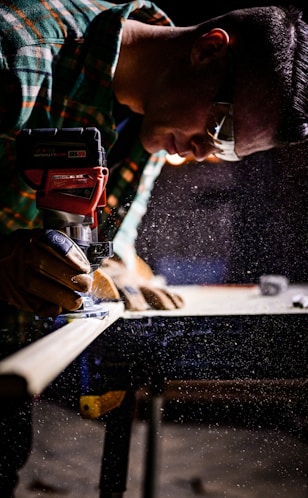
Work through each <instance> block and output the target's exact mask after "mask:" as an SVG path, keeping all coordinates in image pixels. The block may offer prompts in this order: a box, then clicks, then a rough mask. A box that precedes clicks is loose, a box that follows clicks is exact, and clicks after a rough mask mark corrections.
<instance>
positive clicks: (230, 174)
mask: <svg viewBox="0 0 308 498" xmlns="http://www.w3.org/2000/svg"><path fill="white" fill-rule="evenodd" d="M292 3H293V5H295V6H297V7H300V8H302V9H303V7H304V2H300V1H294V2H292ZM156 4H157V5H159V6H160V7H161V8H163V9H164V10H165V12H166V13H167V14H169V16H170V17H171V18H172V20H173V21H174V22H175V24H178V25H188V24H193V23H195V22H196V23H197V22H200V21H201V20H204V19H207V18H211V17H215V16H216V15H220V14H222V13H224V12H227V11H229V10H233V9H235V8H241V7H250V6H260V5H271V4H277V5H288V4H289V2H283V1H282V2H260V1H259V2H249V1H242V2H219V3H218V2H200V1H198V2H197V1H190V2H189V10H187V7H186V9H185V8H184V4H186V6H187V5H188V3H187V2H179V1H178V0H169V1H168V0H164V1H157V2H156ZM306 13H307V10H305V13H304V15H305V16H306ZM252 98H253V96H252ZM307 152H308V144H302V145H300V146H289V147H286V148H284V149H280V150H278V149H277V150H271V151H267V152H261V153H259V152H258V153H255V154H253V155H251V156H249V157H248V158H246V159H245V160H243V161H241V162H239V163H234V164H232V163H231V164H230V163H229V164H228V163H219V164H217V163H216V164H215V163H214V164H213V163H204V164H194V163H190V164H186V165H184V166H181V167H175V166H170V165H168V164H166V165H165V166H164V168H163V171H162V173H161V175H160V177H159V178H158V180H157V183H156V186H155V188H154V191H153V195H152V198H151V201H150V204H149V208H148V212H147V214H146V216H145V218H144V220H143V222H142V225H141V227H140V230H139V238H138V240H137V251H138V253H139V254H140V256H141V257H143V258H144V259H145V260H146V261H147V262H148V263H149V264H150V266H151V267H152V268H153V269H154V271H155V272H156V273H160V274H163V275H165V277H166V278H167V282H168V283H169V284H193V283H201V284H203V283H234V282H242V283H251V282H257V281H258V279H259V277H260V275H262V274H264V273H265V274H268V273H276V274H281V275H285V276H287V277H288V278H289V279H290V281H291V282H306V281H307V280H308V262H307V261H308V249H307V247H308V235H307V234H308V225H307V213H308V209H307V208H308V202H307V186H308V185H307V184H308V175H307V165H308V161H307Z"/></svg>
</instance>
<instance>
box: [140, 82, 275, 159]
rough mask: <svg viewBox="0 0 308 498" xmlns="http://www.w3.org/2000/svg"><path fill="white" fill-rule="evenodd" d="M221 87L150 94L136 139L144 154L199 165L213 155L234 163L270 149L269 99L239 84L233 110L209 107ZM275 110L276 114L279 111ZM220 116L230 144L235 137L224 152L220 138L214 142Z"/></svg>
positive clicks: (272, 120)
mask: <svg viewBox="0 0 308 498" xmlns="http://www.w3.org/2000/svg"><path fill="white" fill-rule="evenodd" d="M214 82H215V83H214ZM221 83H222V81H221V80H220V81H219V84H218V83H217V78H215V77H213V79H212V81H208V87H205V85H204V83H202V82H200V81H194V83H193V84H191V85H188V84H187V82H184V83H183V86H182V87H181V85H180V84H179V83H176V84H174V85H172V86H170V88H169V89H168V90H167V91H164V92H163V91H161V92H160V93H153V95H152V96H151V97H152V98H151V99H149V101H148V103H147V107H146V109H145V114H144V119H143V124H142V129H141V137H140V138H141V141H142V143H143V146H144V147H145V149H146V150H148V152H150V153H154V152H157V151H159V150H162V149H163V150H166V151H167V152H168V153H169V154H179V155H180V156H183V157H185V156H190V157H193V158H194V159H195V160H196V161H199V162H201V161H203V160H204V159H206V158H207V157H208V156H209V155H211V154H215V153H217V155H218V157H219V158H220V159H225V160H237V159H239V158H242V157H244V156H246V155H249V154H252V153H254V152H257V151H261V150H267V149H270V148H272V147H274V146H275V143H274V140H273V136H274V135H275V129H276V122H277V116H274V115H273V114H274V113H273V110H272V100H273V98H272V96H268V98H267V96H266V93H264V90H262V92H261V90H260V92H261V93H260V94H258V86H257V85H256V83H255V82H254V80H252V81H249V84H248V83H247V84H243V85H241V84H238V83H237V84H235V87H234V94H233V95H232V97H233V99H232V100H233V105H231V106H229V107H228V105H225V106H224V107H221V106H220V107H219V106H217V105H216V104H214V105H213V103H214V102H216V101H215V97H216V95H217V92H218V88H219V85H221ZM215 85H216V86H215ZM205 88H207V91H205ZM162 96H164V97H162ZM259 97H260V98H259ZM228 109H229V110H228ZM276 109H277V113H278V110H279V106H278V105H277V106H276ZM224 116H225V117H226V118H228V126H227V128H228V127H229V128H230V126H231V127H232V130H230V131H229V132H228V140H231V138H232V134H233V141H232V144H231V143H230V144H227V145H226V147H225V152H224V145H223V144H222V145H221V144H220V143H219V137H220V138H222V137H223V133H222V134H221V135H218V140H214V139H213V137H212V135H213V130H215V129H217V126H218V124H221V123H222V122H223V118H224ZM226 125H227V123H225V129H226ZM222 131H224V130H222ZM222 151H223V152H222ZM221 152H222V153H221ZM232 152H233V154H232Z"/></svg>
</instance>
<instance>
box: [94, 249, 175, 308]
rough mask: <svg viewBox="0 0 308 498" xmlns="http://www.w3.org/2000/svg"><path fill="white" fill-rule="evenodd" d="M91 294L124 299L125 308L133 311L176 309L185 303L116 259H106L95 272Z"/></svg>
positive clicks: (104, 297) (103, 297) (101, 297)
mask: <svg viewBox="0 0 308 498" xmlns="http://www.w3.org/2000/svg"><path fill="white" fill-rule="evenodd" d="M92 293H93V295H94V297H97V298H100V299H117V298H119V297H121V298H122V299H123V301H124V304H125V308H126V309H127V310H130V311H144V310H146V309H149V308H153V309H157V310H173V309H176V308H181V307H182V306H183V304H184V303H183V299H182V298H181V297H180V296H178V295H176V294H174V293H171V292H170V291H168V290H167V289H166V288H164V287H158V286H157V285H155V283H154V282H152V281H151V280H149V279H148V278H145V277H143V276H140V275H138V273H136V272H134V271H131V270H128V269H127V268H126V266H125V265H124V263H123V262H121V261H120V260H118V259H116V258H109V259H106V260H104V261H103V263H102V265H101V266H100V268H98V269H97V270H96V271H95V272H94V281H93V287H92ZM117 296H118V297H117Z"/></svg>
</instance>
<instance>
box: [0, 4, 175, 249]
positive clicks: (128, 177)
mask: <svg viewBox="0 0 308 498" xmlns="http://www.w3.org/2000/svg"><path fill="white" fill-rule="evenodd" d="M129 17H130V18H134V19H136V20H139V21H141V22H146V23H150V24H171V21H170V20H169V19H168V18H167V16H166V15H165V14H164V13H163V12H162V11H161V10H160V9H159V8H157V7H156V6H155V5H154V4H152V3H151V2H148V1H145V0H137V1H134V2H129V3H127V4H121V5H117V4H111V3H109V2H105V1H102V0H74V1H69V0H47V1H46V0H32V1H31V2H29V1H28V0H14V1H13V0H12V1H11V2H10V1H6V0H4V1H2V2H1V5H0V34H1V38H0V40H1V41H0V44H1V45H0V164H1V182H0V199H1V204H2V209H1V213H0V231H2V232H6V233H9V232H11V231H13V230H16V229H18V228H33V227H36V226H40V223H41V220H40V216H39V213H38V211H37V209H36V204H35V192H34V191H33V190H32V189H31V188H29V187H28V186H27V185H26V184H25V183H24V182H23V180H22V179H21V177H20V175H19V174H18V171H17V169H16V160H15V153H16V151H15V137H16V134H17V133H18V131H19V130H20V129H22V128H44V127H45V128H62V127H87V126H96V127H97V128H98V129H99V130H100V132H101V137H102V145H103V146H104V148H105V150H106V151H107V153H108V151H109V150H110V148H111V147H112V145H113V144H114V142H115V141H116V139H117V131H116V123H115V120H114V117H113V98H114V95H113V92H112V80H113V75H114V71H115V67H116V64H117V59H118V55H119V49H120V39H121V30H122V25H123V22H125V19H127V18H129ZM163 162H164V153H163V152H162V153H160V154H156V155H153V156H149V155H148V154H147V153H146V152H145V151H144V149H143V148H142V146H141V144H140V143H139V142H138V141H137V142H136V143H135V144H132V148H131V151H130V152H129V154H128V156H127V157H125V158H123V161H122V165H121V168H120V169H119V173H118V175H117V178H116V181H113V184H112V186H111V190H110V189H108V184H107V206H106V208H105V211H104V227H105V228H104V229H103V231H104V235H105V237H106V239H108V240H112V239H114V237H115V235H116V233H117V232H118V229H119V228H120V227H121V231H122V235H121V234H120V233H118V235H117V237H116V239H115V244H116V247H115V250H116V252H117V253H118V254H119V255H120V256H125V254H126V249H125V245H126V244H129V245H130V246H133V244H134V239H135V237H136V233H137V227H138V224H139V222H140V220H141V218H142V216H143V214H144V212H145V210H146V203H147V200H148V198H149V196H150V192H151V189H152V187H153V184H154V181H155V178H156V177H157V175H158V174H159V172H160V170H161V167H162V165H163ZM137 192H138V193H137ZM136 193H137V195H136ZM132 202H133V206H131V203H132ZM130 206H131V207H130ZM129 207H130V209H128V208H129ZM128 211H129V216H126V214H127V212H128ZM125 217H126V218H127V219H126V220H125V224H123V229H122V221H123V219H124V218H125Z"/></svg>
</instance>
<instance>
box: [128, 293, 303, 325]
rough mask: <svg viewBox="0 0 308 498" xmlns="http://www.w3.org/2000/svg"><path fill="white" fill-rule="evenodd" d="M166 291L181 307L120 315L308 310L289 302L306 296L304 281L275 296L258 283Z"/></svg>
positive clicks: (271, 313)
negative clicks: (176, 296)
mask: <svg viewBox="0 0 308 498" xmlns="http://www.w3.org/2000/svg"><path fill="white" fill-rule="evenodd" d="M168 290H169V292H174V293H176V294H179V295H180V296H182V298H183V299H184V302H185V306H184V307H183V308H180V309H177V310H171V311H157V310H147V311H143V312H137V311H134V312H130V311H126V312H125V313H124V318H127V319H129V318H134V319H136V317H138V316H140V317H142V316H148V317H150V316H163V317H168V316H175V317H181V316H231V315H289V314H305V313H306V314H308V308H304V309H303V308H297V307H295V306H293V303H292V299H293V297H294V296H296V295H298V294H304V295H307V296H308V285H290V286H289V287H288V289H287V290H286V291H285V292H281V293H280V294H277V295H276V296H264V295H262V294H261V291H260V288H259V286H258V285H204V286H200V285H190V286H170V287H168Z"/></svg>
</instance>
